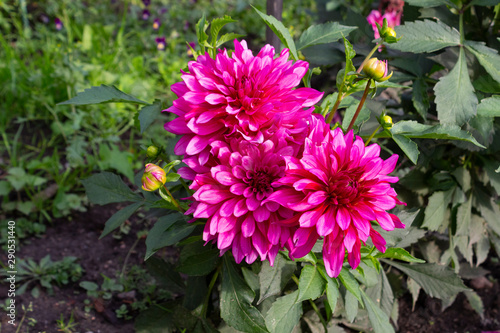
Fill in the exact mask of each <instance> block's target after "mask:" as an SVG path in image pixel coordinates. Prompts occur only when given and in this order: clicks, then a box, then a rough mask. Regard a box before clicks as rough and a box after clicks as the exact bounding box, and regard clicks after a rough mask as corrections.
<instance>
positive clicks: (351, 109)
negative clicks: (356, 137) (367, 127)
mask: <svg viewBox="0 0 500 333" xmlns="http://www.w3.org/2000/svg"><path fill="white" fill-rule="evenodd" d="M344 99H346V98H344ZM352 100H354V101H355V102H354V103H349V104H350V105H349V106H348V107H347V109H346V110H345V114H344V119H342V129H343V130H344V131H345V130H347V128H348V127H349V124H350V123H351V120H352V117H354V114H355V113H356V109H357V108H358V104H359V101H358V100H356V99H354V98H353V99H352ZM346 103H347V101H346ZM344 105H345V103H344ZM344 105H343V103H340V107H344ZM368 119H370V109H368V108H367V107H366V105H363V107H361V111H359V115H358V118H356V121H355V122H354V128H357V127H359V126H361V125H362V124H363V123H364V122H365V121H367V120H368Z"/></svg>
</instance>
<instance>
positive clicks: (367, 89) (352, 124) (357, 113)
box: [346, 80, 371, 132]
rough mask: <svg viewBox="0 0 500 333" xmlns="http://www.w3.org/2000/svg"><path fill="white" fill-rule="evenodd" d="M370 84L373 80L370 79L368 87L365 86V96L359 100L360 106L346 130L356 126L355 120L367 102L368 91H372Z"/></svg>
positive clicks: (367, 83)
mask: <svg viewBox="0 0 500 333" xmlns="http://www.w3.org/2000/svg"><path fill="white" fill-rule="evenodd" d="M370 86H371V80H368V82H366V88H365V92H364V93H363V97H361V101H359V105H358V108H357V109H356V112H355V113H354V116H353V117H352V119H351V123H350V124H349V127H348V128H347V131H346V132H349V131H350V130H352V128H353V126H354V122H355V121H356V118H358V116H359V112H360V111H361V108H362V107H363V105H364V104H365V101H366V96H368V92H369V91H370Z"/></svg>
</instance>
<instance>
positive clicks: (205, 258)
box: [177, 242, 219, 276]
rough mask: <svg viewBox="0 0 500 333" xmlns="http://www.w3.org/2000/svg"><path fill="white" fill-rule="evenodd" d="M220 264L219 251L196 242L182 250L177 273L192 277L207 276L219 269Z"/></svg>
mask: <svg viewBox="0 0 500 333" xmlns="http://www.w3.org/2000/svg"><path fill="white" fill-rule="evenodd" d="M218 263H219V249H217V248H212V246H211V245H206V246H203V243H202V242H196V243H191V244H188V245H186V246H184V248H183V249H182V251H181V256H180V265H179V267H177V271H179V272H181V273H184V274H187V275H192V276H197V275H207V274H209V273H210V272H211V271H213V270H214V269H215V267H217V264H218Z"/></svg>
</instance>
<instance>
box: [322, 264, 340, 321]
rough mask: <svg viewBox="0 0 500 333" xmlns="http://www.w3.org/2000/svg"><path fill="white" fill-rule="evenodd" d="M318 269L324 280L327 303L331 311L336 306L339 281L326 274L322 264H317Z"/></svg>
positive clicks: (338, 294) (333, 310)
mask: <svg viewBox="0 0 500 333" xmlns="http://www.w3.org/2000/svg"><path fill="white" fill-rule="evenodd" d="M318 270H319V272H320V273H321V276H322V277H323V279H325V280H326V297H327V299H328V305H330V309H331V310H332V312H335V308H336V307H337V301H338V299H339V296H340V293H339V283H338V281H337V279H334V278H331V277H330V276H328V274H327V273H326V270H325V268H324V267H323V266H318Z"/></svg>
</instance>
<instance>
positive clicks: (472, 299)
mask: <svg viewBox="0 0 500 333" xmlns="http://www.w3.org/2000/svg"><path fill="white" fill-rule="evenodd" d="M464 295H465V296H466V297H467V300H468V301H469V304H470V306H471V307H472V308H473V309H474V310H475V311H476V312H477V314H478V315H480V316H481V318H483V317H484V304H483V300H482V299H481V297H480V296H479V295H478V294H477V293H476V292H475V291H474V290H467V291H464Z"/></svg>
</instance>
